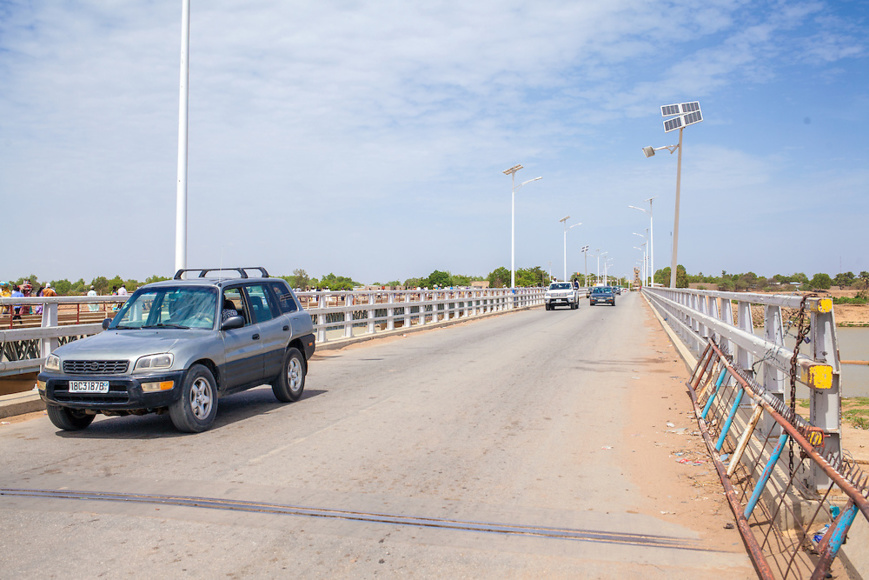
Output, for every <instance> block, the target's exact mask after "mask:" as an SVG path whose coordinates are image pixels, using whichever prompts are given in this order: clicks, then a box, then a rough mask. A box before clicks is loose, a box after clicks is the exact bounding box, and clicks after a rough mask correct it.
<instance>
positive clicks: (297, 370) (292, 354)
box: [272, 347, 305, 403]
mask: <svg viewBox="0 0 869 580" xmlns="http://www.w3.org/2000/svg"><path fill="white" fill-rule="evenodd" d="M304 390H305V360H304V359H303V358H302V353H300V352H299V349H297V348H294V347H290V348H288V349H287V352H286V354H284V364H283V365H281V374H279V375H278V378H276V379H275V380H274V382H272V391H273V392H274V393H275V397H277V399H278V401H283V402H284V403H290V402H293V401H298V400H299V399H300V398H301V396H302V391H304Z"/></svg>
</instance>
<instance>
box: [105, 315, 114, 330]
mask: <svg viewBox="0 0 869 580" xmlns="http://www.w3.org/2000/svg"><path fill="white" fill-rule="evenodd" d="M111 323H112V319H111V318H106V319H104V320H103V330H108V329H109V325H110V324H111Z"/></svg>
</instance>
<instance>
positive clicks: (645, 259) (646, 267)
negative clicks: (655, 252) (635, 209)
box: [634, 228, 649, 286]
mask: <svg viewBox="0 0 869 580" xmlns="http://www.w3.org/2000/svg"><path fill="white" fill-rule="evenodd" d="M634 235H635V236H637V237H640V238H643V244H642V245H643V247H644V248H646V250H648V248H649V228H646V235H643V234H638V233H637V232H634ZM646 250H643V286H645V285H646V282H647V281H648V275H649V264H648V262H649V254H648V253H647V251H646Z"/></svg>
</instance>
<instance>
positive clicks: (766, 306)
mask: <svg viewBox="0 0 869 580" xmlns="http://www.w3.org/2000/svg"><path fill="white" fill-rule="evenodd" d="M643 292H644V294H645V296H646V297H647V298H648V299H649V301H650V303H651V304H652V306H654V308H655V309H656V310H658V312H659V313H660V314H661V316H662V318H663V319H664V320H665V322H667V323H668V324H669V325H670V326H671V327H672V329H673V330H674V331H675V332H676V333H677V334H678V335H679V337H680V339H681V340H682V342H683V343H684V344H685V345H686V346H688V347H689V348H691V349H692V350H693V351H694V352H695V354H696V355H697V359H698V362H697V365H696V367H695V369H694V372H693V374H692V377H691V380H690V381H689V383H688V386H689V387H690V388H689V393H690V394H691V397H692V400H693V401H694V407H695V412H696V414H697V419H698V425H699V426H700V430H701V433H702V434H703V438H704V440H705V441H706V444H707V447H708V448H709V452H710V455H711V457H712V460H713V463H714V464H715V465H716V468H717V470H718V472H719V475H720V477H721V480H722V484H723V485H724V487H725V491H726V494H727V497H728V501H729V503H730V505H731V508H732V509H733V512H734V515H735V516H736V520H737V523H738V525H739V529H740V532H741V533H742V535H743V539H744V541H745V544H746V547H747V548H748V549H749V554H750V555H751V557H752V560H753V561H754V563H755V567H756V569H757V571H758V573H759V575H760V576H761V577H763V578H793V577H797V578H801V577H808V576H811V577H812V578H816V577H819V578H823V577H824V575H825V574H826V573H827V572H828V571H829V569H830V565H831V564H832V562H833V560H834V559H835V558H836V556H837V554H838V553H839V548H840V547H841V546H842V544H843V543H844V541H845V539H846V537H847V535H848V532H849V530H850V527H851V524H852V522H854V518H855V516H857V515H860V514H862V517H861V518H860V519H861V520H865V521H862V522H860V524H861V525H862V526H864V528H865V525H867V523H869V502H867V499H866V498H867V496H869V485H867V484H869V475H867V474H866V473H864V471H863V470H862V468H861V467H860V466H859V465H858V463H857V462H856V461H853V460H852V459H850V455H849V454H848V453H847V452H845V451H843V450H842V448H841V427H840V423H839V417H840V391H839V387H840V382H839V364H840V361H839V360H838V347H837V342H836V333H835V322H834V319H833V310H832V302H831V301H830V300H829V299H827V298H819V297H815V296H809V297H804V296H784V295H762V294H748V293H745V294H743V293H729V292H708V291H696V290H687V289H663V288H655V289H649V288H646V289H644V290H643ZM734 310H735V311H736V313H735V315H734ZM761 320H762V322H763V330H762V335H761V334H760V331H758V333H757V334H756V332H755V326H754V322H755V321H757V322H760V321H761ZM758 330H759V329H758ZM789 335H791V336H793V335H796V337H795V343H796V345H795V346H794V347H792V348H791V349H789V348H788V347H786V346H785V338H786V337H788V336H789ZM803 343H808V345H809V348H808V349H806V350H807V352H806V353H805V354H803V353H801V352H799V351H800V346H801V345H802V344H803ZM797 383H801V384H803V385H805V386H806V387H808V389H809V392H810V411H809V416H808V418H803V417H802V416H800V415H799V414H798V413H797V412H795V402H796V401H795V393H796V384H797ZM786 386H789V387H790V388H789V389H788V391H789V392H786V388H785V387H786ZM825 526H826V527H825ZM860 548H861V547H860V546H858V550H859V549H860Z"/></svg>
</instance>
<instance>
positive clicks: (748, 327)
mask: <svg viewBox="0 0 869 580" xmlns="http://www.w3.org/2000/svg"><path fill="white" fill-rule="evenodd" d="M736 316H737V321H736V324H737V326H738V327H739V329H740V330H743V331H745V332H749V333H751V334H754V326H753V324H752V321H751V303H750V302H738V303H737V304H736ZM753 364H754V356H752V354H751V353H750V352H748V351H747V350H745V349H744V348H742V347H740V346H738V345H737V346H736V366H737V367H739V368H740V369H742V370H743V371H745V372H751V365H753Z"/></svg>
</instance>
